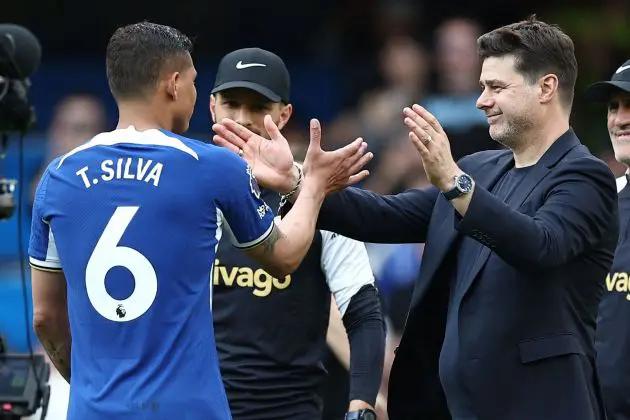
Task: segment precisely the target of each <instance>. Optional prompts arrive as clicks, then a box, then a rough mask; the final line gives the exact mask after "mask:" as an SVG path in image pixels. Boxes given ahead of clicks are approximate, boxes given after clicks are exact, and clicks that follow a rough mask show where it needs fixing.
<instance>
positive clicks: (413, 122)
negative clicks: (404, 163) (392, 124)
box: [403, 107, 437, 143]
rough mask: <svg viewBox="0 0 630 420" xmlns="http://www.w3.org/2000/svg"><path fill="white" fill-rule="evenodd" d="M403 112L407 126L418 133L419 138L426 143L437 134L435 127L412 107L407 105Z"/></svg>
mask: <svg viewBox="0 0 630 420" xmlns="http://www.w3.org/2000/svg"><path fill="white" fill-rule="evenodd" d="M403 114H404V115H405V119H404V120H403V122H404V123H405V125H406V126H407V128H409V129H410V130H412V131H413V132H414V133H416V135H417V136H418V138H420V139H422V140H424V141H425V143H426V142H428V141H429V139H432V138H433V137H434V136H435V135H436V134H437V133H436V131H435V130H434V129H433V127H431V125H429V123H428V122H426V121H425V120H424V119H423V118H422V117H421V116H420V115H418V114H416V113H415V111H413V110H412V109H411V108H408V107H405V109H404V110H403Z"/></svg>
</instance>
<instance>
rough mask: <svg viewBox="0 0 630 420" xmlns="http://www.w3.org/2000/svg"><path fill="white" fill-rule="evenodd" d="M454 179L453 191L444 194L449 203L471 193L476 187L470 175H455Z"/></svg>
mask: <svg viewBox="0 0 630 420" xmlns="http://www.w3.org/2000/svg"><path fill="white" fill-rule="evenodd" d="M454 179H455V186H454V187H453V189H451V190H449V191H445V192H443V193H442V194H444V198H446V199H447V200H449V201H450V200H452V199H454V198H457V197H460V196H462V195H464V194H467V193H469V192H471V191H472V188H473V185H474V182H473V179H472V177H471V176H470V175H468V174H464V173H462V174H459V175H455V177H454Z"/></svg>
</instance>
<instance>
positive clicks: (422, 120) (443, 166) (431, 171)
mask: <svg viewBox="0 0 630 420" xmlns="http://www.w3.org/2000/svg"><path fill="white" fill-rule="evenodd" d="M403 114H404V116H405V118H404V123H405V125H406V126H407V127H408V128H409V130H410V131H409V139H410V140H411V143H412V144H413V145H414V146H415V148H416V149H417V150H418V152H419V153H420V157H421V158H422V162H423V163H424V171H425V172H426V174H427V179H428V180H429V181H430V182H431V184H433V185H435V186H436V187H438V188H440V189H441V190H442V191H447V190H449V189H451V188H452V187H453V178H454V176H455V175H457V174H459V173H461V172H462V171H461V170H460V169H459V167H458V166H457V164H456V163H455V160H454V159H453V155H452V154H451V145H450V143H449V141H448V137H447V136H446V133H445V132H444V130H443V129H442V126H441V125H440V123H439V122H438V120H437V119H436V118H435V117H434V116H433V115H432V114H431V113H430V112H429V111H427V110H426V109H424V108H423V107H421V106H420V105H417V104H415V105H413V106H412V107H411V108H405V109H404V110H403Z"/></svg>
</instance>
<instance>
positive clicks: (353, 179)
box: [346, 169, 370, 186]
mask: <svg viewBox="0 0 630 420" xmlns="http://www.w3.org/2000/svg"><path fill="white" fill-rule="evenodd" d="M369 175H370V171H368V170H367V169H364V170H362V171H361V172H359V173H358V174H355V175H352V176H351V177H350V178H348V182H347V183H346V186H350V185H354V184H356V183H358V182H361V181H363V180H364V179H365V178H367V177H368V176H369Z"/></svg>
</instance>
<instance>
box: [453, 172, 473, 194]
mask: <svg viewBox="0 0 630 420" xmlns="http://www.w3.org/2000/svg"><path fill="white" fill-rule="evenodd" d="M472 184H473V183H472V178H471V177H470V176H469V175H466V174H463V175H461V176H459V177H457V189H458V190H460V191H461V192H470V190H471V189H472Z"/></svg>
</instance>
